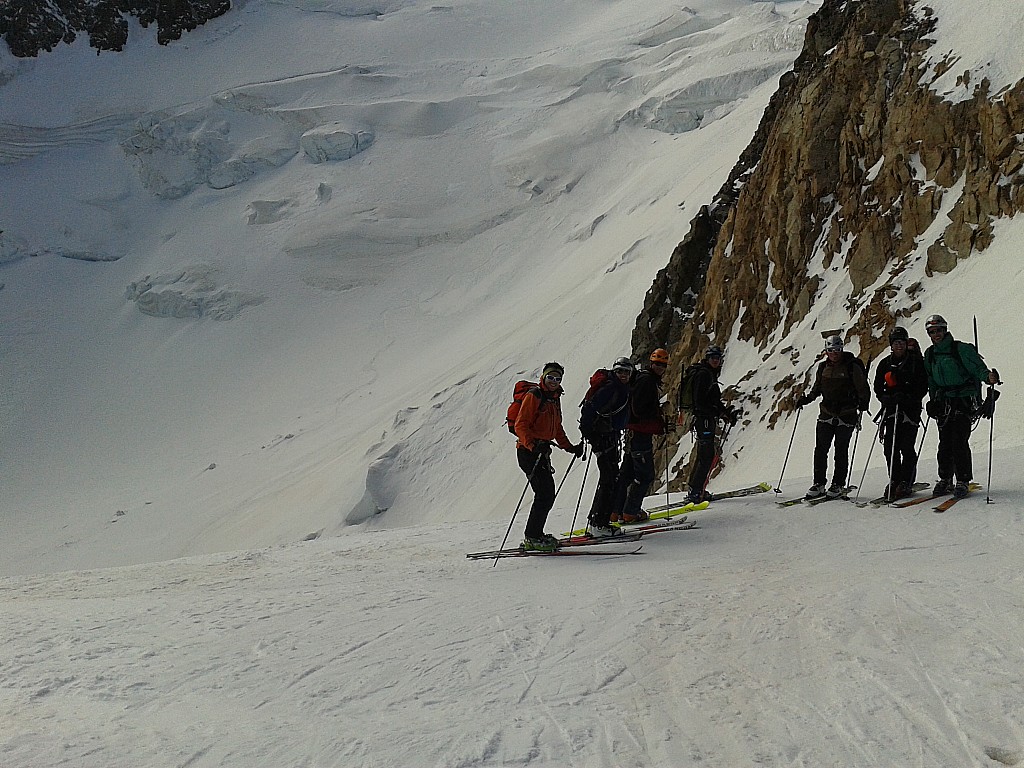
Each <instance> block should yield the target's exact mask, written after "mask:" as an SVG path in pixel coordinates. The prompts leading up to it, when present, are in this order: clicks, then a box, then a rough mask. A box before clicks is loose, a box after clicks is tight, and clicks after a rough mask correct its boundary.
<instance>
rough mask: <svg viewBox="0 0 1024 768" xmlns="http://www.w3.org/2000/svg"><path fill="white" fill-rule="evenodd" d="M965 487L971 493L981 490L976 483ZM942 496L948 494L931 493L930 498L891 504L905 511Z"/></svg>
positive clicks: (923, 497)
mask: <svg viewBox="0 0 1024 768" xmlns="http://www.w3.org/2000/svg"><path fill="white" fill-rule="evenodd" d="M967 487H968V488H970V489H971V490H972V491H980V490H981V486H980V485H979V484H978V483H969V484H968V486H967ZM944 496H949V494H948V493H933V494H932V495H931V496H922V497H921V498H919V499H911V500H910V501H898V502H896V503H895V504H893V506H894V507H897V508H898V509H906V508H907V507H913V506H914V505H916V504H924V503H925V502H926V501H935V500H936V499H941V498H942V497H944Z"/></svg>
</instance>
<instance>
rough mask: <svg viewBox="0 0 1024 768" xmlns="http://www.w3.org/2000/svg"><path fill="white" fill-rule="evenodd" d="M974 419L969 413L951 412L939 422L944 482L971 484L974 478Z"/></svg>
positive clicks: (939, 455) (939, 461)
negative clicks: (954, 477) (954, 481)
mask: <svg viewBox="0 0 1024 768" xmlns="http://www.w3.org/2000/svg"><path fill="white" fill-rule="evenodd" d="M973 423H974V418H973V416H972V415H971V414H969V413H964V412H962V411H957V410H950V411H949V412H948V413H947V414H946V415H945V416H944V417H943V418H942V419H940V420H939V422H938V426H939V452H938V456H937V457H936V458H937V460H938V464H939V477H940V478H942V479H943V480H952V479H953V476H954V475H956V479H957V481H958V482H961V483H969V482H970V481H971V480H972V479H973V478H974V467H973V461H972V458H971V425H972V424H973Z"/></svg>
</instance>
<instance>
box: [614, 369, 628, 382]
mask: <svg viewBox="0 0 1024 768" xmlns="http://www.w3.org/2000/svg"><path fill="white" fill-rule="evenodd" d="M615 375H616V376H617V377H618V379H619V381H621V382H622V383H623V384H626V383H628V382H629V371H628V370H626V369H625V368H616V369H615Z"/></svg>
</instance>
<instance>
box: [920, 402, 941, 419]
mask: <svg viewBox="0 0 1024 768" xmlns="http://www.w3.org/2000/svg"><path fill="white" fill-rule="evenodd" d="M924 409H925V411H926V412H927V413H928V415H929V416H931V417H932V418H933V419H935V420H936V421H938V420H939V419H941V418H942V417H943V415H945V413H946V404H945V403H944V402H942V401H941V400H929V401H928V405H926V406H925V407H924Z"/></svg>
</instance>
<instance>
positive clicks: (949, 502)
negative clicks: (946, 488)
mask: <svg viewBox="0 0 1024 768" xmlns="http://www.w3.org/2000/svg"><path fill="white" fill-rule="evenodd" d="M967 488H968V493H969V492H970V491H978V490H981V486H980V485H978V484H977V483H968V484H967ZM966 498H967V497H966V496H950V497H949V498H948V499H946V500H945V501H943V502H942V503H941V504H937V505H936V506H934V507H932V511H933V512H946V511H948V510H949V508H950V507H952V506H953V505H954V504H956V503H957V502H958V501H963V500H964V499H966Z"/></svg>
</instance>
